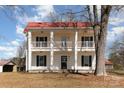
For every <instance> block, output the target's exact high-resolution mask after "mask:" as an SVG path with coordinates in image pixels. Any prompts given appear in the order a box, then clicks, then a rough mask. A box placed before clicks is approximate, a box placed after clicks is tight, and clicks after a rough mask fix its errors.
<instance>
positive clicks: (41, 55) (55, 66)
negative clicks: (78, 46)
mask: <svg viewBox="0 0 124 93" xmlns="http://www.w3.org/2000/svg"><path fill="white" fill-rule="evenodd" d="M82 56H83V57H84V58H83V59H82ZM51 57H52V56H51V52H50V51H43V52H39V51H32V58H31V60H32V61H31V65H30V68H28V69H29V70H28V71H29V72H32V71H34V72H44V71H45V72H50V71H52V72H62V71H65V70H67V71H75V72H76V71H79V72H85V71H86V72H92V71H94V70H95V55H94V52H87V53H85V52H78V53H77V62H75V54H74V52H73V51H54V52H53V58H51ZM90 57H92V58H90ZM51 59H52V60H53V61H51ZM28 66H29V65H28Z"/></svg>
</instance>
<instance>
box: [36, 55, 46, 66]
mask: <svg viewBox="0 0 124 93" xmlns="http://www.w3.org/2000/svg"><path fill="white" fill-rule="evenodd" d="M36 62H37V63H36V65H37V66H46V56H45V55H44V56H39V55H38V56H37V58H36Z"/></svg>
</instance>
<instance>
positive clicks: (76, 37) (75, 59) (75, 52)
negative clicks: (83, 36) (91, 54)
mask: <svg viewBox="0 0 124 93" xmlns="http://www.w3.org/2000/svg"><path fill="white" fill-rule="evenodd" d="M74 39H75V48H74V62H75V71H76V70H77V53H78V52H77V44H78V43H77V41H78V32H77V31H75V37H74Z"/></svg>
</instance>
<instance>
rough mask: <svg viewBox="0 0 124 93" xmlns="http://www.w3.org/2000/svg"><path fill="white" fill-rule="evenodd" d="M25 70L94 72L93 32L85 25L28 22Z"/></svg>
mask: <svg viewBox="0 0 124 93" xmlns="http://www.w3.org/2000/svg"><path fill="white" fill-rule="evenodd" d="M24 33H25V34H26V37H27V51H26V71H29V72H32V71H37V72H40V71H41V72H42V71H62V70H69V71H71V70H72V71H82V72H83V71H88V72H91V71H94V70H95V46H94V45H95V44H94V31H93V29H92V27H91V26H90V24H89V23H88V22H29V23H28V25H27V26H26V28H25V30H24Z"/></svg>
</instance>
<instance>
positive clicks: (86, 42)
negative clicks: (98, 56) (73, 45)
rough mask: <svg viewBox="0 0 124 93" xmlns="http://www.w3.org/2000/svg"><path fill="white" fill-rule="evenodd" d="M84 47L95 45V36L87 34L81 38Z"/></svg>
mask: <svg viewBox="0 0 124 93" xmlns="http://www.w3.org/2000/svg"><path fill="white" fill-rule="evenodd" d="M81 41H82V47H93V36H86V37H82V38H81Z"/></svg>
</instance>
